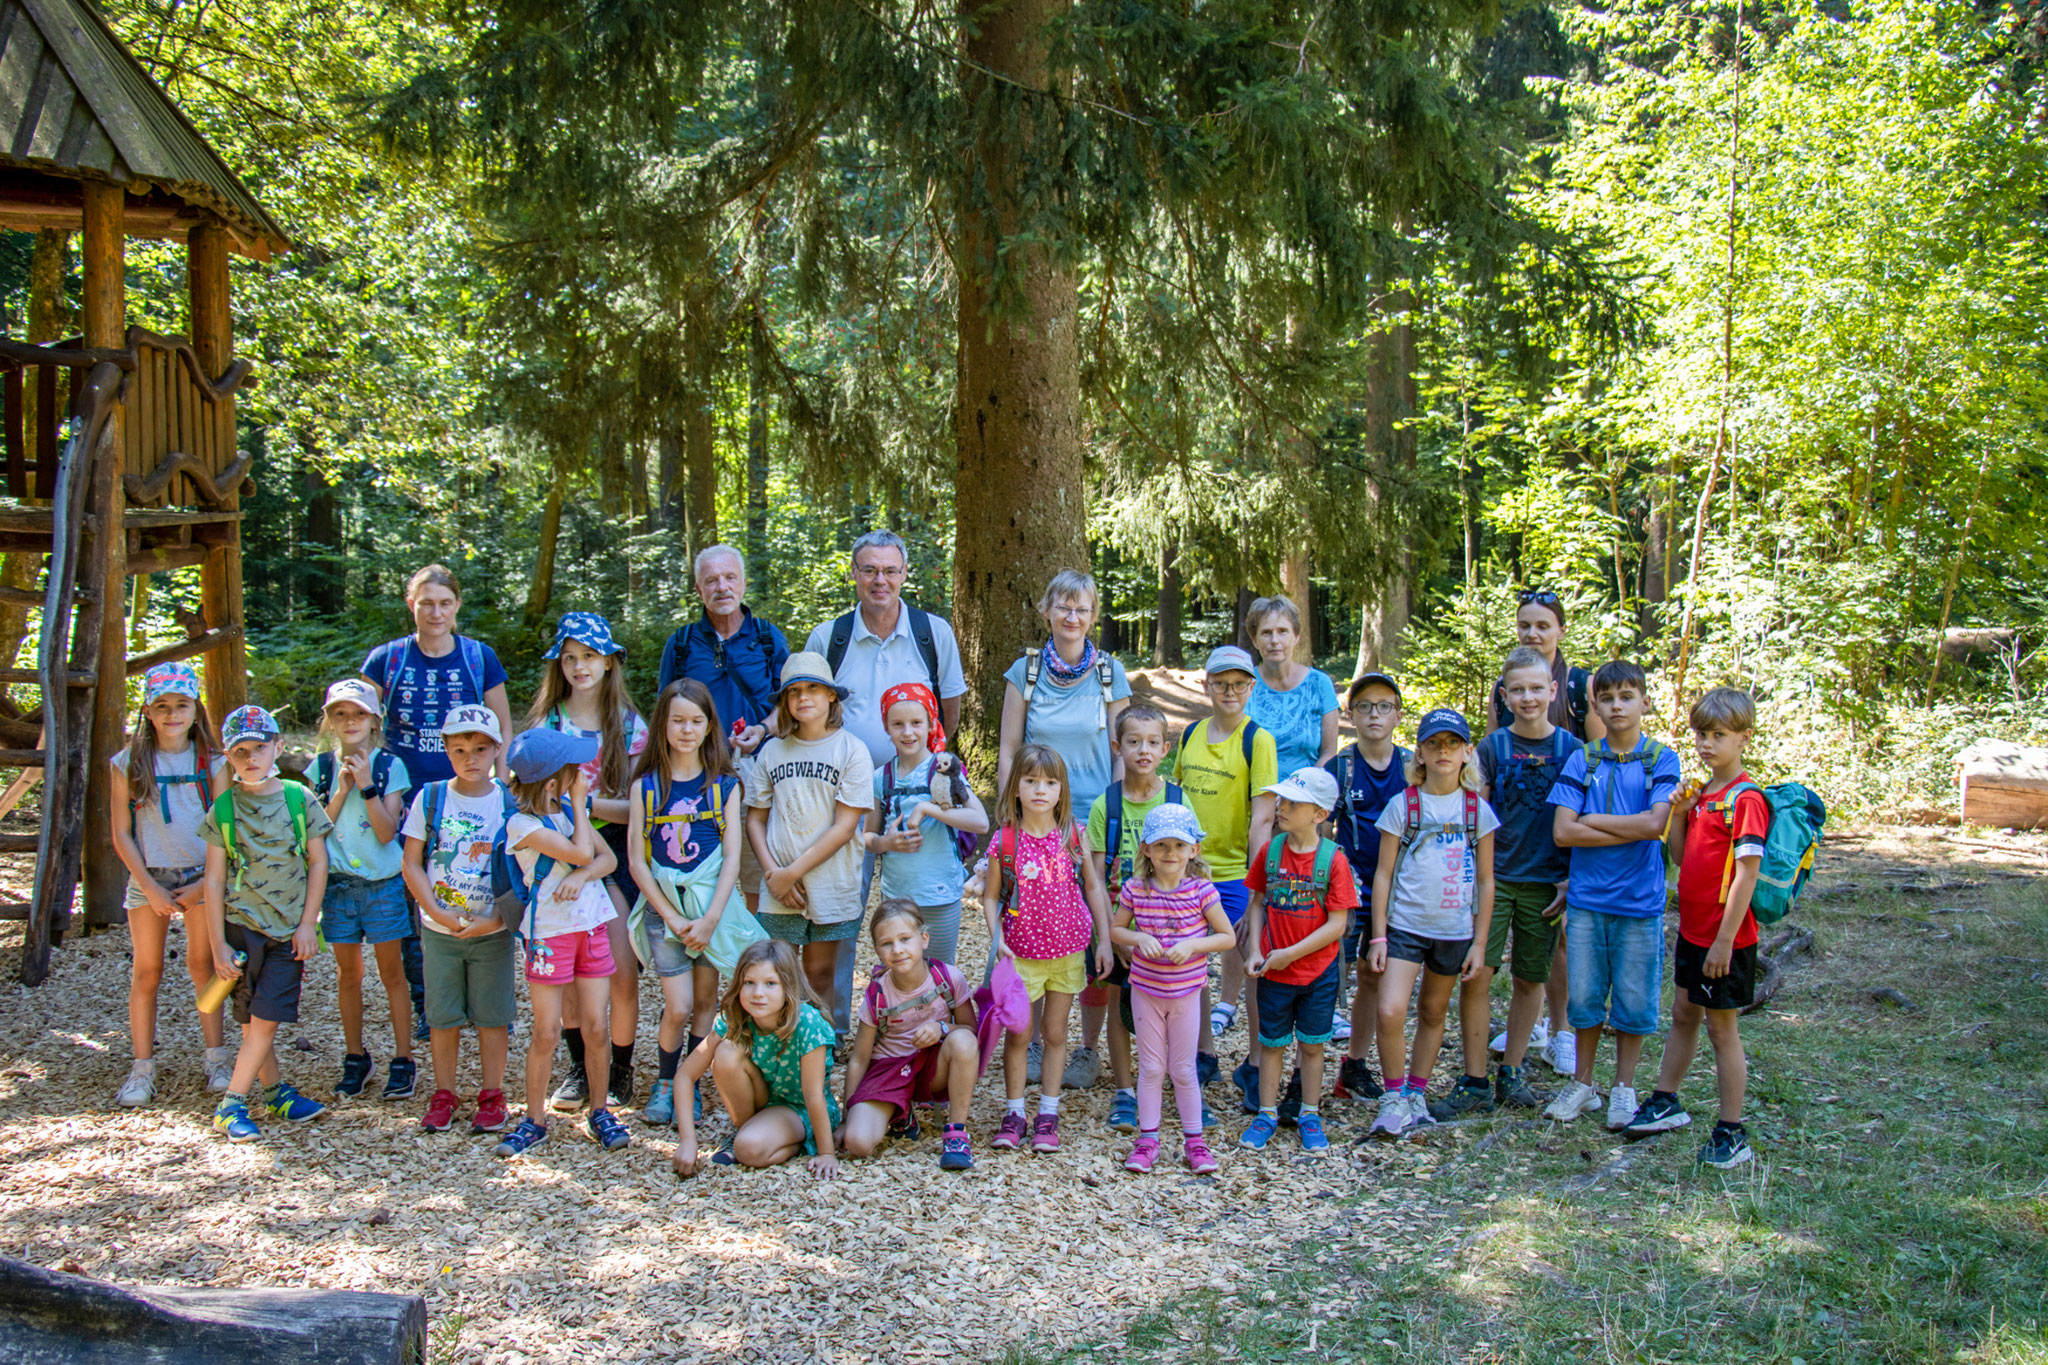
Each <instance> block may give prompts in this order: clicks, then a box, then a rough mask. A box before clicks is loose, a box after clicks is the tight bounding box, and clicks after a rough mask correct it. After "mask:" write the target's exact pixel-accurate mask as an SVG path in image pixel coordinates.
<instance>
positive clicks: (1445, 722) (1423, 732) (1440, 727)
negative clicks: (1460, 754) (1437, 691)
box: [1415, 706, 1472, 744]
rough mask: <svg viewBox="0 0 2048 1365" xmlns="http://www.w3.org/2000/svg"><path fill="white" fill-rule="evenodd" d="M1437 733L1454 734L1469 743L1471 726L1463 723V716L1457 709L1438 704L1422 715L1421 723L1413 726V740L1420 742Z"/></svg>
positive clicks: (1470, 740)
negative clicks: (1434, 708)
mask: <svg viewBox="0 0 2048 1365" xmlns="http://www.w3.org/2000/svg"><path fill="white" fill-rule="evenodd" d="M1437 735H1456V736H1457V737H1458V738H1459V739H1462V740H1464V741H1465V742H1466V743H1467V744H1470V743H1471V742H1472V727H1471V726H1469V725H1467V724H1466V723H1465V717H1464V716H1463V715H1462V714H1461V713H1459V712H1458V711H1456V710H1453V709H1452V708H1451V707H1448V706H1439V707H1437V709H1436V710H1434V711H1431V712H1430V713H1429V714H1428V715H1426V716H1424V717H1423V718H1422V723H1421V724H1420V725H1418V726H1416V727H1415V742H1416V743H1417V744H1421V743H1423V742H1424V741H1425V740H1428V739H1431V738H1434V737H1435V736H1437Z"/></svg>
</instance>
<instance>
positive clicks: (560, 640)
mask: <svg viewBox="0 0 2048 1365" xmlns="http://www.w3.org/2000/svg"><path fill="white" fill-rule="evenodd" d="M571 640H574V641H575V642H576V643H577V644H579V645H588V646H589V647H590V648H592V649H594V650H596V651H597V652H598V653H600V654H604V655H607V656H609V655H612V654H624V653H625V652H626V651H625V650H624V649H622V648H620V647H619V645H618V644H617V643H616V642H615V641H614V640H613V639H612V623H611V622H609V621H607V620H605V619H604V618H603V617H602V616H599V615H598V614H597V613H596V612H594V611H572V612H569V613H567V614H566V615H564V616H563V617H562V619H561V620H560V621H557V622H556V623H555V644H554V648H552V649H550V650H549V651H548V652H547V653H546V654H543V655H542V656H541V657H542V658H544V659H559V658H561V657H562V646H563V645H565V644H567V643H569V641H571Z"/></svg>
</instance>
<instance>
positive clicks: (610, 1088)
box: [515, 611, 647, 1109]
mask: <svg viewBox="0 0 2048 1365" xmlns="http://www.w3.org/2000/svg"><path fill="white" fill-rule="evenodd" d="M543 657H545V658H547V659H550V660H553V661H554V662H553V664H552V666H551V667H549V668H548V669H547V670H546V671H545V672H544V673H543V674H542V675H541V679H540V691H539V692H538V693H536V694H535V696H534V699H533V706H532V708H531V709H529V710H528V711H527V713H526V725H525V727H524V728H526V729H528V730H531V729H535V728H537V727H545V728H547V729H549V730H559V731H561V732H562V733H563V734H565V735H575V736H578V737H580V738H583V739H588V740H592V741H594V742H595V747H594V748H593V750H592V752H591V755H590V757H589V758H588V759H586V760H584V762H583V763H582V765H581V766H582V768H583V775H584V777H585V779H586V780H587V781H588V782H589V784H590V821H591V825H592V827H593V828H595V829H596V830H597V837H598V838H600V839H602V840H603V841H604V843H605V846H606V847H607V848H609V849H611V851H612V864H613V868H614V871H613V872H612V873H611V874H610V875H608V876H607V877H605V879H604V885H605V889H606V890H607V891H608V892H609V893H610V895H611V901H612V909H613V910H614V911H615V912H616V913H615V914H614V915H613V916H612V918H611V920H610V922H609V924H608V926H607V928H606V931H605V932H606V933H608V934H609V935H610V936H611V949H612V961H613V962H614V963H615V964H617V968H618V970H617V971H616V972H614V973H613V975H612V986H611V992H612V994H611V1014H612V1039H611V1044H612V1054H611V1055H612V1060H611V1065H610V1067H608V1068H607V1073H608V1074H607V1075H606V1076H605V1077H604V1078H603V1079H604V1080H605V1082H606V1085H605V1091H606V1093H605V1095H604V1096H603V1097H601V1098H603V1099H605V1100H606V1102H607V1103H609V1104H610V1106H611V1107H613V1108H618V1107H621V1106H624V1105H627V1104H631V1103H632V1102H633V1037H634V1033H635V1030H636V1027H637V1025H638V1024H639V1022H640V1007H639V1003H638V1002H639V995H640V962H639V959H638V958H636V957H634V956H633V945H632V943H631V942H630V941H629V940H628V939H627V936H626V910H627V907H629V906H630V905H632V903H633V899H634V887H633V883H632V879H631V877H630V876H629V875H628V874H627V872H626V817H627V815H628V813H629V807H630V805H631V802H630V801H629V800H628V795H629V793H628V791H627V788H628V787H629V786H631V784H632V776H633V764H634V762H635V761H636V760H637V759H638V758H639V756H640V755H641V753H643V752H644V751H645V750H646V748H647V722H646V721H645V720H644V719H642V718H641V715H640V708H639V707H637V706H635V705H634V704H633V698H632V696H631V694H630V693H629V692H628V690H627V687H626V651H625V649H624V647H622V646H621V645H620V644H619V643H618V642H617V641H616V640H614V639H613V638H612V627H611V622H609V621H607V620H606V619H605V618H604V617H602V616H599V615H598V614H597V613H596V612H594V611H571V612H564V613H563V615H562V619H561V620H560V621H557V622H556V623H555V642H554V644H553V645H552V646H550V647H549V649H548V652H547V654H546V655H545V656H543ZM515 742H516V741H515ZM579 1008H580V1005H579V1003H578V1001H577V999H576V997H575V996H573V995H572V996H571V997H569V1002H568V1013H567V1015H566V1016H565V1017H566V1019H567V1021H568V1022H567V1023H566V1024H565V1026H564V1027H565V1029H566V1032H565V1033H564V1034H563V1038H564V1041H565V1042H566V1044H567V1046H568V1049H569V1075H568V1077H567V1078H566V1079H565V1080H564V1081H563V1082H562V1088H561V1089H560V1090H558V1091H556V1092H555V1103H556V1107H557V1108H562V1109H574V1108H575V1107H576V1106H578V1105H580V1104H581V1103H582V1102H583V1101H584V1099H585V1098H586V1097H587V1096H588V1094H589V1091H590V1082H589V1080H588V1072H587V1069H586V1067H585V1061H586V1058H585V1057H584V1052H583V1034H582V1032H581V1031H580V1029H579V1028H578V1026H577V1020H578V1019H579V1017H580V1016H579V1014H578V1010H579Z"/></svg>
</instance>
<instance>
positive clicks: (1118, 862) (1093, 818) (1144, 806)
mask: <svg viewBox="0 0 2048 1365" xmlns="http://www.w3.org/2000/svg"><path fill="white" fill-rule="evenodd" d="M1165 804H1166V781H1165V779H1163V778H1162V779H1161V780H1160V783H1159V789H1158V790H1157V791H1155V792H1153V793H1152V795H1151V796H1149V797H1147V798H1145V799H1144V800H1143V801H1137V800H1133V799H1132V798H1131V797H1130V796H1129V795H1128V794H1126V795H1125V796H1124V817H1123V819H1124V825H1123V833H1122V834H1121V835H1120V836H1119V837H1118V840H1117V842H1118V843H1120V844H1122V845H1123V847H1121V848H1118V849H1115V850H1113V851H1112V850H1110V849H1106V848H1104V847H1103V846H1102V843H1103V840H1105V839H1107V838H1108V837H1109V793H1108V792H1104V793H1103V794H1102V795H1100V796H1098V797H1096V798H1095V804H1094V805H1092V806H1090V807H1089V808H1088V851H1089V852H1091V853H1102V854H1113V856H1111V857H1105V858H1104V860H1103V863H1104V865H1103V869H1102V871H1103V878H1104V880H1105V881H1106V882H1107V883H1108V884H1109V888H1110V902H1111V905H1112V907H1113V906H1114V904H1115V901H1116V888H1117V887H1118V886H1121V885H1122V884H1123V883H1124V882H1125V881H1128V880H1129V879H1130V875H1131V864H1132V862H1133V861H1134V860H1135V859H1136V858H1137V856H1138V836H1139V835H1140V834H1142V833H1143V832H1144V830H1145V817H1146V816H1148V815H1150V814H1151V813H1152V812H1153V811H1154V810H1156V809H1158V808H1159V807H1160V806H1163V805H1165Z"/></svg>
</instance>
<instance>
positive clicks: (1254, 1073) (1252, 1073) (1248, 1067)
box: [1230, 1058, 1259, 1114]
mask: <svg viewBox="0 0 2048 1365" xmlns="http://www.w3.org/2000/svg"><path fill="white" fill-rule="evenodd" d="M1230 1083H1231V1084H1232V1085H1234V1086H1236V1087H1237V1094H1238V1101H1237V1102H1238V1107H1239V1108H1241V1109H1243V1110H1244V1112H1245V1113H1247V1114H1256V1113H1258V1112H1259V1068H1258V1067H1257V1066H1255V1065H1254V1064H1253V1063H1252V1061H1251V1059H1250V1058H1246V1059H1245V1060H1244V1061H1242V1062H1239V1063H1238V1064H1237V1070H1235V1071H1233V1072H1231V1073H1230Z"/></svg>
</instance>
